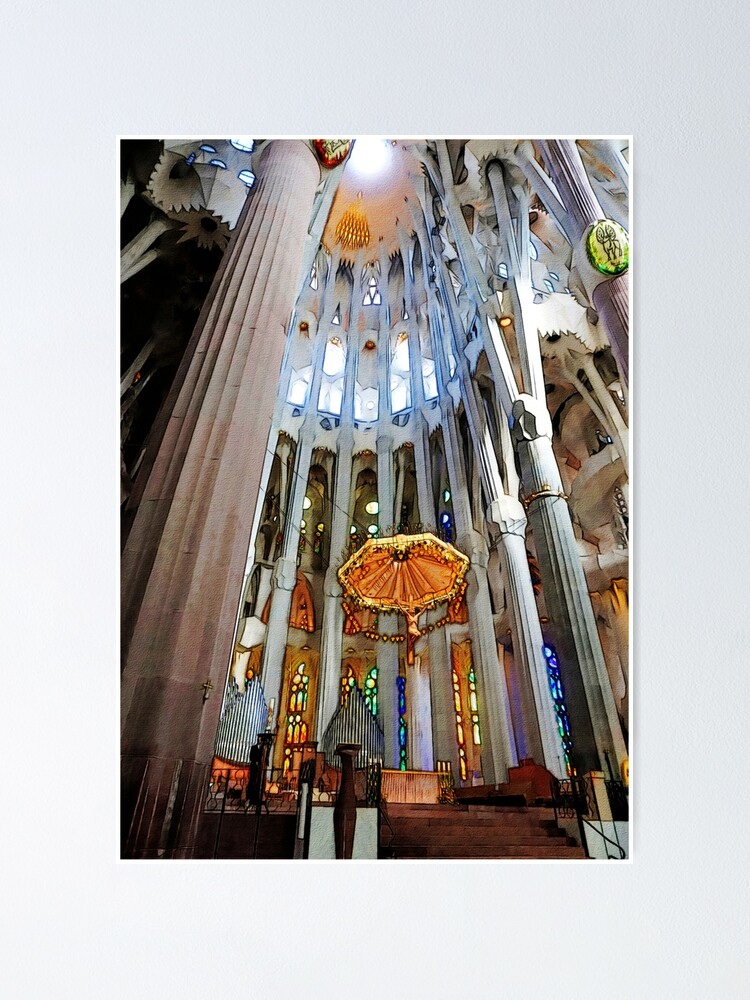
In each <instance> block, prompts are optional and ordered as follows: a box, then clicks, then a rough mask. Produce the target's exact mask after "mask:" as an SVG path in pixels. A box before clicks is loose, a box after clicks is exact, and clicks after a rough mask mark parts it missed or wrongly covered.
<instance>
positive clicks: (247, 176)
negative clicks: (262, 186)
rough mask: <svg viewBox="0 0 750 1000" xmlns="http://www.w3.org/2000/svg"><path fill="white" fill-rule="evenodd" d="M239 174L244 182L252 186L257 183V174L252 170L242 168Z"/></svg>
mask: <svg viewBox="0 0 750 1000" xmlns="http://www.w3.org/2000/svg"><path fill="white" fill-rule="evenodd" d="M237 176H238V177H239V179H240V180H241V181H242V182H243V184H247V186H248V187H252V186H253V184H255V174H254V173H253V172H252V170H240V172H239V173H238V174H237Z"/></svg>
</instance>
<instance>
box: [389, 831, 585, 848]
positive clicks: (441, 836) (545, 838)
mask: <svg viewBox="0 0 750 1000" xmlns="http://www.w3.org/2000/svg"><path fill="white" fill-rule="evenodd" d="M381 843H383V844H385V845H388V846H391V847H396V845H400V846H406V845H409V846H419V845H424V846H425V847H427V846H430V847H445V848H455V847H464V846H465V847H491V846H493V845H495V846H497V847H513V846H516V845H518V846H523V847H531V846H533V845H534V844H538V845H540V846H541V847H549V846H550V844H562V845H563V846H568V847H573V846H575V841H574V840H571V839H570V838H569V837H566V835H565V834H564V833H563V832H562V831H561V832H560V834H559V835H558V836H549V835H547V834H544V833H537V834H533V833H531V834H485V835H484V836H481V837H474V836H467V835H466V834H465V833H462V832H460V831H458V830H456V831H452V832H451V833H450V834H448V833H438V834H433V835H431V836H426V837H425V836H424V835H423V834H410V833H406V832H404V833H402V832H401V831H399V832H398V833H397V834H396V836H395V837H394V838H393V840H392V841H391V840H390V838H389V836H388V835H387V834H383V835H381Z"/></svg>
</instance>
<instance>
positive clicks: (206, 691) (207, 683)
mask: <svg viewBox="0 0 750 1000" xmlns="http://www.w3.org/2000/svg"><path fill="white" fill-rule="evenodd" d="M201 687H202V688H203V700H204V701H208V696H209V694H210V693H211V690H212V689H213V684H212V683H211V681H210V680H207V681H204V683H203V684H201Z"/></svg>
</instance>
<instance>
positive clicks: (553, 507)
mask: <svg viewBox="0 0 750 1000" xmlns="http://www.w3.org/2000/svg"><path fill="white" fill-rule="evenodd" d="M513 416H514V418H515V423H514V425H513V436H514V438H515V442H516V448H517V450H518V455H519V458H520V461H521V474H522V478H523V483H524V488H525V490H526V503H527V506H528V517H529V520H530V522H531V526H532V528H533V531H534V538H535V539H536V542H537V556H538V559H539V566H540V569H541V573H542V586H543V588H544V595H545V601H546V605H547V613H548V615H549V618H550V624H551V627H552V631H553V633H554V635H555V637H556V639H557V645H558V653H559V654H560V655H559V659H560V672H561V675H562V679H563V685H564V687H565V696H566V705H567V709H568V715H569V717H570V721H571V730H572V735H573V759H574V763H575V766H576V767H577V768H578V770H579V772H580V773H583V772H584V771H587V770H591V769H597V768H599V767H600V766H601V765H602V764H603V762H604V751H605V750H606V751H608V752H609V753H610V754H612V753H614V757H615V758H616V759H617V761H618V764H619V763H620V762H621V761H622V760H623V759H624V758H625V756H627V751H626V748H625V742H624V739H623V735H622V730H621V727H620V721H619V718H618V716H617V710H616V707H615V702H614V697H613V695H612V688H611V686H610V682H609V675H608V672H607V666H606V663H605V662H604V654H603V653H602V648H601V643H600V640H599V635H598V632H597V628H596V621H595V619H594V613H593V609H592V607H591V599H590V597H589V592H588V587H587V585H586V578H585V576H584V573H583V567H582V566H581V557H580V553H579V550H578V544H577V542H576V537H575V534H574V532H573V524H572V522H571V519H570V511H569V510H568V505H567V503H566V501H565V497H564V495H563V488H562V481H561V479H560V473H559V470H558V468H557V462H556V461H555V456H554V453H553V451H552V425H551V421H550V417H549V414H548V412H547V409H546V407H545V406H544V405H543V404H540V403H538V402H537V401H536V400H534V399H532V398H531V397H528V396H522V397H521V399H519V400H518V401H517V402H516V404H515V406H514V408H513ZM587 706H588V711H586V707H587Z"/></svg>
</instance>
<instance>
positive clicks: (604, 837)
mask: <svg viewBox="0 0 750 1000" xmlns="http://www.w3.org/2000/svg"><path fill="white" fill-rule="evenodd" d="M580 819H581V822H582V823H585V824H586V826H590V827H591V829H592V830H593V831H594V833H595V834H596V835H597V836H598V837H601V838H602V840H606V841H607V843H608V844H611V845H612V846H613V847H615V848H617V850H618V851H619V852H620V860H621V861H622V860H624V859H625V858H627V854H626V853H625V851H624V850H623V849H622V847H621V846H620V844H618V843H616V842H615V841H614V840H611V839H610V838H609V837H608V836H607V834H606V833H605V832H604V829H601V830H597V828H596V827H595V826H594V824H593V823H592V822H591V820H589V819H586V817H585V816H581V817H580ZM599 822H600V823H601V822H602V821H601V820H599ZM587 846H588V845H587ZM607 860H608V861H616V860H617V858H613V857H612V855H610V854H608V855H607Z"/></svg>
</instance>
